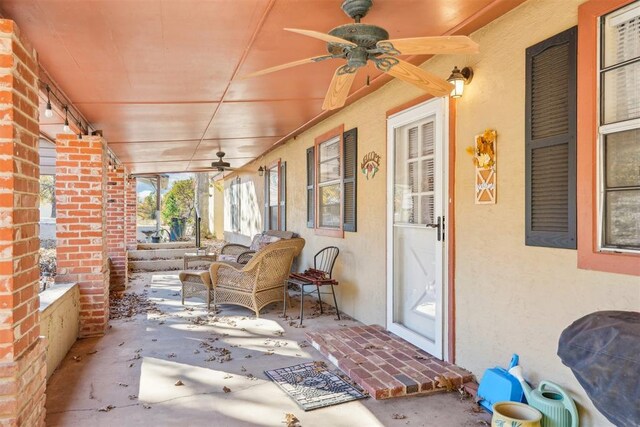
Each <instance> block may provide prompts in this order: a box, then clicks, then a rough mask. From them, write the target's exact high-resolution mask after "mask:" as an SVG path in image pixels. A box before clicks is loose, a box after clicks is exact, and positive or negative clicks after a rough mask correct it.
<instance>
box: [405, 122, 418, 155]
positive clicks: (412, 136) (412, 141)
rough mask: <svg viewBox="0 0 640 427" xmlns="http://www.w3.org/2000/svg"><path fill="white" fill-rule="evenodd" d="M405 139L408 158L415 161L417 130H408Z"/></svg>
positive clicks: (415, 128)
mask: <svg viewBox="0 0 640 427" xmlns="http://www.w3.org/2000/svg"><path fill="white" fill-rule="evenodd" d="M407 138H408V140H409V158H410V159H415V158H416V157H418V128H417V127H414V128H410V129H409V133H408V135H407Z"/></svg>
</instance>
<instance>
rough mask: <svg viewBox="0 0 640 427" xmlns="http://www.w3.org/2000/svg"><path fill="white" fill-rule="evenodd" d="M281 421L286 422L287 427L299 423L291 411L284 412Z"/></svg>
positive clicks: (295, 426) (294, 426) (292, 426)
mask: <svg viewBox="0 0 640 427" xmlns="http://www.w3.org/2000/svg"><path fill="white" fill-rule="evenodd" d="M282 423H284V424H286V425H287V427H298V426H299V425H300V420H299V419H298V418H297V417H296V416H295V415H293V414H292V413H290V412H286V413H285V414H284V420H283V421H282Z"/></svg>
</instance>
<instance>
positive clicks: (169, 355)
mask: <svg viewBox="0 0 640 427" xmlns="http://www.w3.org/2000/svg"><path fill="white" fill-rule="evenodd" d="M167 357H168V358H170V359H172V358H174V357H177V355H176V354H175V353H169V354H167Z"/></svg>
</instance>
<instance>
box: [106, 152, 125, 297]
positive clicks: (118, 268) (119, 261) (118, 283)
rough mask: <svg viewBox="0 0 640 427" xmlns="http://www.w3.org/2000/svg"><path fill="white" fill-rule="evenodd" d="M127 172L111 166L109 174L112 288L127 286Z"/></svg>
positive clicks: (108, 244)
mask: <svg viewBox="0 0 640 427" xmlns="http://www.w3.org/2000/svg"><path fill="white" fill-rule="evenodd" d="M124 181H125V170H124V166H122V165H118V166H115V169H114V168H113V167H111V165H109V168H108V173H107V254H108V255H109V261H110V262H109V276H110V279H109V281H110V288H111V289H114V290H124V289H125V288H126V286H127V248H126V245H125V219H126V204H125V193H124V187H125V183H124Z"/></svg>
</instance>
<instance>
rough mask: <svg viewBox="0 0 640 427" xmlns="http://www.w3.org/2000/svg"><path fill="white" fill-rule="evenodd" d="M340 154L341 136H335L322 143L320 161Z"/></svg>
mask: <svg viewBox="0 0 640 427" xmlns="http://www.w3.org/2000/svg"><path fill="white" fill-rule="evenodd" d="M339 156H340V138H334V139H331V140H329V141H327V142H323V143H322V144H320V162H323V161H325V160H327V159H331V158H333V157H339Z"/></svg>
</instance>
